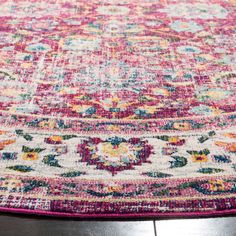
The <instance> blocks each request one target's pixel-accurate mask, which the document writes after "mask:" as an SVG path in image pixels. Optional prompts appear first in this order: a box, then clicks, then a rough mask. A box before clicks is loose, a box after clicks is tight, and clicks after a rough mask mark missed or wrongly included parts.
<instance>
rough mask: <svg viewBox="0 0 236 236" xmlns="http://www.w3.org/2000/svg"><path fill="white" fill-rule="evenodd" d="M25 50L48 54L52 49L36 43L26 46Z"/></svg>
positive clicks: (46, 45)
mask: <svg viewBox="0 0 236 236" xmlns="http://www.w3.org/2000/svg"><path fill="white" fill-rule="evenodd" d="M25 50H26V51H29V52H49V51H51V50H52V49H51V47H50V46H49V45H48V44H44V43H36V44H31V45H29V46H27V47H26V49H25Z"/></svg>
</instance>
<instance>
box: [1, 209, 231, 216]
mask: <svg viewBox="0 0 236 236" xmlns="http://www.w3.org/2000/svg"><path fill="white" fill-rule="evenodd" d="M0 212H9V213H19V214H27V215H38V216H40V215H41V216H52V217H68V218H80V219H81V218H93V219H99V218H137V217H139V218H140V217H142V218H151V217H153V218H154V217H159V218H165V217H172V218H175V217H183V218H184V217H204V216H205V217H211V216H226V215H235V214H236V209H231V210H221V211H220V210H219V211H216V210H215V211H209V212H199V211H198V212H177V213H134V214H127V213H126V214H78V213H75V214H74V213H63V212H52V211H41V210H28V209H19V208H6V207H0Z"/></svg>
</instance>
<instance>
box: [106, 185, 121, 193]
mask: <svg viewBox="0 0 236 236" xmlns="http://www.w3.org/2000/svg"><path fill="white" fill-rule="evenodd" d="M107 191H108V192H119V191H122V186H120V185H116V186H108V187H107Z"/></svg>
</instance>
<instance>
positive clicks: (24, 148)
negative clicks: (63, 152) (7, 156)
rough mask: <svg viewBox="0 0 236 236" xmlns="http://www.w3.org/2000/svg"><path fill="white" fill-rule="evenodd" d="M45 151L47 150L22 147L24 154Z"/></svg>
mask: <svg viewBox="0 0 236 236" xmlns="http://www.w3.org/2000/svg"><path fill="white" fill-rule="evenodd" d="M43 150H45V148H29V147H26V146H23V147H22V152H37V153H39V152H42V151H43Z"/></svg>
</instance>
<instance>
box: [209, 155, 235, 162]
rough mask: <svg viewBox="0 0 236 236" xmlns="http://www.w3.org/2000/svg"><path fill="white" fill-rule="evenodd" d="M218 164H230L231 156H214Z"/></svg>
mask: <svg viewBox="0 0 236 236" xmlns="http://www.w3.org/2000/svg"><path fill="white" fill-rule="evenodd" d="M213 157H214V159H215V161H216V162H220V163H230V162H231V160H230V157H229V156H225V155H214V156H213Z"/></svg>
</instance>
